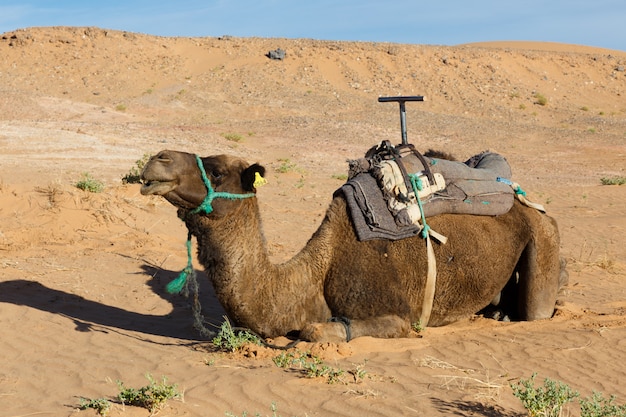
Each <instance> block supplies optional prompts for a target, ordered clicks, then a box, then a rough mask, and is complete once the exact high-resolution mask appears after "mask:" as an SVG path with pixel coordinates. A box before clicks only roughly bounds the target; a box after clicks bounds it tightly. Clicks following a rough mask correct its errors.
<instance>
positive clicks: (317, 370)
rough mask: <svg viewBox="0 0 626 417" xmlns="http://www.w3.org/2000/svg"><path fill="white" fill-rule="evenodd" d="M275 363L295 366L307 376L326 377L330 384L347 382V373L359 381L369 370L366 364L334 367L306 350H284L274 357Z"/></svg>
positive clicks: (287, 366)
mask: <svg viewBox="0 0 626 417" xmlns="http://www.w3.org/2000/svg"><path fill="white" fill-rule="evenodd" d="M272 360H273V361H274V364H275V365H276V366H278V367H279V368H286V369H287V368H294V369H298V370H300V371H301V372H302V374H303V375H304V376H305V377H307V378H324V379H326V382H327V383H328V384H336V383H344V384H347V382H346V381H345V380H344V379H343V376H344V375H345V374H346V373H347V374H350V375H352V377H353V378H354V382H359V381H361V380H363V379H364V378H365V376H366V375H367V371H366V370H365V365H364V364H363V365H356V367H355V369H353V370H349V371H344V370H343V369H340V368H333V367H331V366H328V365H326V364H325V363H324V362H323V361H322V360H321V359H320V358H318V357H317V356H311V354H310V353H305V352H300V351H297V352H282V353H281V354H280V355H278V356H275V357H274V358H272Z"/></svg>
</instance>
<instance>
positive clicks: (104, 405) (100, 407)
mask: <svg viewBox="0 0 626 417" xmlns="http://www.w3.org/2000/svg"><path fill="white" fill-rule="evenodd" d="M78 408H79V409H81V410H86V409H88V408H93V409H94V410H96V413H98V414H100V415H101V416H107V415H108V414H109V411H110V409H111V402H110V401H109V400H107V399H106V398H96V399H93V400H92V399H89V398H81V399H80V405H79V406H78Z"/></svg>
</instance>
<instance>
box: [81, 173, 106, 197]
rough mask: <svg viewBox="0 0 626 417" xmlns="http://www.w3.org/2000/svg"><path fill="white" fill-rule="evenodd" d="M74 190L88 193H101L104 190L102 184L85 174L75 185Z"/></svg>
mask: <svg viewBox="0 0 626 417" xmlns="http://www.w3.org/2000/svg"><path fill="white" fill-rule="evenodd" d="M76 188H79V189H81V190H83V191H89V192H90V193H101V192H102V190H104V184H103V183H102V182H100V181H98V180H96V179H94V178H92V177H91V175H89V174H88V173H86V172H85V173H84V174H83V179H82V180H80V181H78V182H77V183H76Z"/></svg>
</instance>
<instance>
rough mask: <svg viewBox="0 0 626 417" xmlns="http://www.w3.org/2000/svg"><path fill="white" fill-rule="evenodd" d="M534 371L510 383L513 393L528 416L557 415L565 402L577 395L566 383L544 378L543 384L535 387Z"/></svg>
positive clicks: (544, 416)
mask: <svg viewBox="0 0 626 417" xmlns="http://www.w3.org/2000/svg"><path fill="white" fill-rule="evenodd" d="M536 376H537V374H536V373H534V374H533V375H532V376H531V377H530V379H520V380H519V381H518V382H517V384H511V388H512V389H513V395H515V396H516V397H517V398H519V399H520V401H521V402H522V404H523V405H524V408H525V409H526V411H527V412H528V415H529V416H530V417H559V416H560V415H561V409H562V408H563V406H564V405H565V404H567V403H568V402H570V401H572V400H573V399H574V398H576V397H578V396H579V394H578V393H577V392H575V391H573V390H572V389H571V388H570V387H569V386H568V385H566V384H564V383H562V382H559V381H553V380H551V379H550V378H546V379H545V380H544V384H543V386H538V387H535V377H536Z"/></svg>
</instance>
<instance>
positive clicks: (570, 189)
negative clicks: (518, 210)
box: [0, 28, 626, 417]
mask: <svg viewBox="0 0 626 417" xmlns="http://www.w3.org/2000/svg"><path fill="white" fill-rule="evenodd" d="M276 48H281V49H283V50H285V51H286V58H285V59H284V60H271V59H269V58H268V57H266V54H267V53H268V52H269V51H270V50H274V49H276ZM0 55H1V56H2V60H0V317H1V318H0V416H11V417H17V416H39V415H41V416H47V415H50V416H93V415H96V412H95V411H94V410H93V409H87V410H82V411H80V410H78V405H79V403H80V398H81V397H84V398H90V399H97V398H107V399H114V397H115V396H116V395H117V393H118V392H119V389H118V386H117V384H116V381H122V382H123V383H124V385H125V386H127V387H141V386H144V385H146V383H147V379H146V376H145V375H146V374H150V375H152V376H153V377H155V378H156V379H160V378H162V377H166V378H167V381H168V382H170V383H173V384H176V385H177V387H178V389H179V391H181V392H183V393H184V395H183V397H182V398H181V399H179V400H170V401H168V402H167V404H166V405H165V407H164V408H163V409H162V410H161V411H160V413H159V415H160V416H223V415H226V414H227V413H230V414H232V415H238V416H239V415H244V414H245V413H248V415H257V414H258V415H263V416H264V415H272V414H273V413H275V414H276V415H282V416H301V417H302V416H330V415H332V416H398V415H406V416H449V415H468V416H469V415H472V416H492V417H493V416H511V415H524V408H523V407H522V405H521V402H520V401H519V400H518V399H517V398H515V397H514V395H513V393H512V389H511V387H510V383H514V382H516V381H518V380H520V379H521V378H524V379H526V378H529V377H530V376H531V375H532V374H533V373H537V381H538V382H542V381H543V379H544V378H546V377H547V378H551V379H554V380H559V381H562V382H564V383H566V384H568V385H569V386H570V387H572V388H573V389H575V390H577V391H579V392H580V394H581V395H582V396H583V397H586V396H589V395H591V393H592V392H593V391H599V392H601V393H603V394H604V395H605V396H607V397H608V396H609V395H615V396H616V397H617V402H618V403H620V404H624V403H626V384H625V383H624V381H626V290H625V288H626V285H625V278H626V250H625V249H624V248H625V247H626V185H623V186H620V185H603V184H602V183H601V179H602V178H624V177H626V72H625V67H626V52H622V51H610V50H604V49H597V48H590V47H583V46H575V45H559V44H551V43H528V42H494V43H484V44H476V45H459V46H450V47H448V46H426V45H399V44H390V43H359V42H331V41H316V40H310V39H262V38H245V39H242V38H233V37H230V36H223V37H220V38H163V37H156V36H147V35H141V34H134V33H125V32H118V31H110V30H104V29H99V28H28V29H21V30H16V31H14V32H10V33H5V34H3V35H1V36H0ZM392 95H424V96H425V97H426V98H427V101H425V102H423V103H408V104H407V122H408V137H409V141H410V142H411V143H413V144H414V145H415V146H416V147H417V148H418V149H420V150H422V151H426V150H427V149H428V148H435V149H443V150H446V151H448V152H451V153H453V154H454V155H456V156H457V158H459V159H462V160H464V159H465V158H468V157H470V156H472V155H474V154H477V153H479V152H481V151H484V150H487V149H489V150H491V151H494V152H499V153H501V154H503V155H504V156H505V157H506V158H507V159H508V161H509V163H510V164H511V166H512V169H513V179H514V180H515V181H517V182H518V183H519V184H521V186H522V187H523V188H524V190H526V191H527V193H528V197H529V198H530V199H531V200H533V201H535V202H538V203H541V204H544V205H545V207H546V209H547V212H548V213H549V214H550V215H551V216H553V217H555V218H556V219H557V221H558V223H559V227H560V231H561V236H562V254H563V256H564V257H565V258H566V259H567V260H568V270H569V274H570V282H569V285H568V287H567V288H566V289H565V291H564V293H563V294H562V296H561V299H560V302H559V306H558V309H557V311H556V314H555V316H554V317H553V318H552V319H548V320H542V321H537V322H513V323H511V322H497V321H494V320H490V319H487V318H483V317H478V316H477V317H473V318H471V319H468V320H464V321H461V322H458V323H455V324H452V325H449V326H445V327H440V328H427V329H426V330H425V331H423V332H422V333H420V335H419V337H414V338H407V339H397V340H380V339H373V338H359V339H355V340H353V341H351V342H350V343H343V344H339V345H333V344H317V345H315V344H310V343H300V344H299V345H298V347H297V348H298V349H300V350H301V351H312V352H313V353H314V354H315V355H317V356H318V357H320V358H322V359H323V360H324V361H325V363H326V364H327V365H328V366H330V367H333V368H337V369H343V370H350V369H355V368H356V367H357V366H359V367H360V368H361V369H363V370H364V371H365V372H366V375H365V377H364V378H352V379H350V378H349V377H345V378H344V379H343V380H342V381H340V382H338V383H334V384H328V383H326V382H325V381H324V380H323V379H318V378H306V377H305V376H303V375H302V373H300V372H298V371H297V370H294V369H292V370H284V369H281V368H278V367H277V366H276V365H275V364H274V363H273V361H272V357H273V356H277V355H279V354H280V352H278V351H272V350H269V349H265V348H248V349H246V350H245V351H244V352H240V353H222V352H216V351H215V350H214V349H212V348H211V344H210V342H209V341H208V340H205V339H203V338H202V337H201V336H200V335H199V334H198V332H197V331H196V330H194V329H193V327H192V318H191V310H190V303H189V300H187V299H185V298H184V297H182V296H179V295H169V294H167V293H166V292H165V290H164V287H165V285H166V284H167V283H168V282H169V281H170V280H171V279H173V278H174V277H175V276H176V275H177V274H178V272H179V271H180V270H181V269H182V268H183V267H184V266H185V263H186V253H185V239H186V229H185V228H184V225H183V224H182V222H181V221H180V220H178V218H177V217H176V213H175V209H174V208H173V207H172V206H170V205H169V204H168V203H167V202H165V201H164V200H162V199H159V198H156V197H154V198H152V197H151V198H148V197H143V196H141V195H140V194H139V185H137V184H126V185H125V184H122V181H121V178H122V177H123V176H124V175H125V174H127V173H129V171H130V170H131V169H132V168H133V167H136V161H137V160H139V159H141V158H142V157H143V156H144V155H146V154H148V155H150V154H155V153H156V152H158V151H159V150H161V149H165V148H168V149H176V150H182V151H187V152H195V153H198V154H200V155H210V154H217V153H231V154H235V155H238V156H242V157H244V158H246V159H248V160H249V161H250V162H259V163H261V164H263V165H265V166H266V168H267V179H268V181H269V183H268V184H267V185H266V186H264V187H262V188H261V189H260V190H259V193H258V199H259V204H260V205H261V210H262V215H263V218H264V227H265V235H266V238H267V241H268V247H269V249H270V251H271V256H272V259H273V260H274V261H275V262H281V261H284V260H286V259H288V258H290V257H291V256H293V255H294V254H295V253H297V251H298V250H299V249H300V248H301V247H302V246H303V245H304V244H305V243H306V241H307V239H308V238H309V237H310V236H311V234H312V233H313V232H314V231H315V229H316V227H317V225H318V224H319V223H320V221H321V218H322V216H323V214H324V212H325V209H326V207H327V205H328V204H329V202H330V199H331V195H332V193H333V191H334V190H335V189H337V188H338V187H339V186H341V184H342V181H343V180H342V179H341V178H344V177H342V175H345V174H346V172H347V163H346V160H347V159H352V158H355V157H359V156H362V155H363V153H364V152H365V151H366V150H367V149H368V148H369V147H370V146H372V145H374V144H376V143H378V142H379V141H380V140H383V139H388V140H391V141H392V142H395V143H398V142H399V141H400V129H399V117H398V108H397V105H396V104H381V103H378V102H377V98H378V97H379V96H392ZM85 174H89V175H90V176H91V177H92V178H94V179H96V180H98V181H101V182H102V183H104V185H105V188H104V190H103V191H102V192H101V193H90V192H86V191H82V190H79V189H78V188H76V187H75V184H76V183H77V182H78V181H79V180H81V179H82V178H83V176H84V175H85ZM494 250H498V249H497V248H494ZM196 268H197V269H198V272H199V281H200V286H201V303H202V309H203V314H204V316H205V318H206V319H207V320H208V321H209V322H210V323H212V324H214V325H216V326H219V325H220V324H221V323H222V322H223V320H224V319H223V315H224V313H223V311H222V309H221V307H220V306H219V303H218V302H217V300H216V299H215V297H214V295H213V293H212V290H211V288H210V285H209V283H208V281H207V280H206V279H205V277H204V276H203V275H202V272H201V268H200V267H199V266H198V265H197V264H196ZM260 278H261V279H262V277H260ZM267 302H268V303H271V302H272V300H267ZM276 342H278V343H285V340H282V339H279V340H277V341H276ZM272 404H275V406H276V409H277V410H276V411H275V412H273V411H271V409H270V407H271V406H272ZM567 412H568V413H569V414H566V415H572V416H578V415H580V414H579V413H580V410H579V407H578V404H577V402H576V401H574V402H573V403H571V404H570V405H569V406H568V409H567ZM109 415H110V416H147V415H149V413H148V411H147V410H145V409H143V408H137V407H130V406H123V405H121V404H118V403H114V404H113V406H112V408H111V410H110V414H109Z"/></svg>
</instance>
